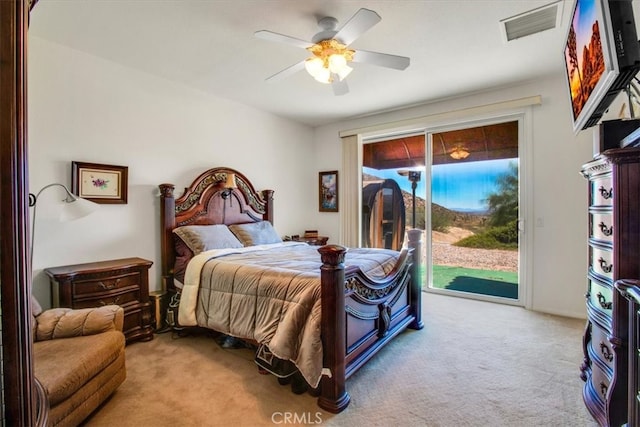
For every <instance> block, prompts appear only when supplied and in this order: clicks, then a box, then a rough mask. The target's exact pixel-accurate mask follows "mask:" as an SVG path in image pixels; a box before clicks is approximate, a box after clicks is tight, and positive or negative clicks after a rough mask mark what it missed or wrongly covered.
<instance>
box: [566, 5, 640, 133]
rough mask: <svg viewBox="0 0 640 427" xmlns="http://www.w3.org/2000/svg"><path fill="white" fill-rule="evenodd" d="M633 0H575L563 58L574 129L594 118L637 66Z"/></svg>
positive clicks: (639, 52)
mask: <svg viewBox="0 0 640 427" xmlns="http://www.w3.org/2000/svg"><path fill="white" fill-rule="evenodd" d="M631 3H632V1H631V0H576V1H575V3H574V6H573V12H572V14H571V21H570V22H569V31H568V33H567V36H566V38H565V45H564V61H565V67H566V72H567V82H568V88H569V93H570V96H571V107H572V108H571V113H572V119H573V130H574V132H576V133H577V132H578V131H580V130H583V129H587V128H589V127H591V126H594V125H596V124H597V123H598V121H599V120H600V118H601V117H602V115H603V114H604V113H605V112H606V110H607V108H608V107H609V105H610V104H611V102H613V100H614V99H615V98H616V96H617V95H618V94H619V93H620V91H621V90H623V89H625V88H626V87H627V85H628V84H629V82H630V81H631V80H632V79H633V77H634V76H635V75H636V74H637V73H638V71H640V42H638V38H637V34H636V24H635V20H634V17H633V7H632V4H631Z"/></svg>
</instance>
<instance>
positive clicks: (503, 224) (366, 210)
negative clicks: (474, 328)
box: [360, 119, 523, 304]
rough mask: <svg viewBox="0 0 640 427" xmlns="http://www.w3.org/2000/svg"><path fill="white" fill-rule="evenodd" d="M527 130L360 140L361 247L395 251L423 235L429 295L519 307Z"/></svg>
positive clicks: (465, 129) (497, 126)
mask: <svg viewBox="0 0 640 427" xmlns="http://www.w3.org/2000/svg"><path fill="white" fill-rule="evenodd" d="M521 127H522V123H521V119H510V120H508V121H504V122H497V123H496V122H492V123H487V124H481V125H474V126H460V127H458V128H453V127H451V128H446V129H444V130H442V131H440V130H438V131H434V132H426V133H425V132H423V133H418V134H413V135H404V136H396V137H389V138H380V139H378V140H371V141H364V144H363V145H362V147H363V148H362V159H363V161H362V165H363V167H362V171H361V173H362V175H361V179H362V203H361V228H360V231H361V245H362V246H364V247H383V248H390V249H398V248H400V247H402V246H403V245H405V244H406V230H407V229H410V228H415V229H420V230H425V234H424V236H423V242H424V244H423V254H422V257H423V261H424V262H423V266H424V268H423V271H422V274H423V275H424V287H423V289H425V290H427V291H433V292H441V293H447V294H455V295H457V296H464V297H472V298H479V299H491V300H500V301H502V302H507V303H514V304H518V303H521V300H522V295H523V293H522V289H521V286H520V244H521V242H522V239H521V230H520V225H521V217H522V216H521V209H520V200H521V191H520V185H521V162H520V155H519V153H520V146H519V145H520V144H519V139H520V136H521V133H522V132H521V130H522V129H521ZM427 231H428V232H427Z"/></svg>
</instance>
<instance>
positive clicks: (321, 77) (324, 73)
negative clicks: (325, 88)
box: [313, 67, 331, 84]
mask: <svg viewBox="0 0 640 427" xmlns="http://www.w3.org/2000/svg"><path fill="white" fill-rule="evenodd" d="M313 78H314V79H316V80H317V81H319V82H320V83H325V84H329V83H331V71H329V69H328V68H324V67H322V68H320V69H319V70H317V71H316V74H315V75H313Z"/></svg>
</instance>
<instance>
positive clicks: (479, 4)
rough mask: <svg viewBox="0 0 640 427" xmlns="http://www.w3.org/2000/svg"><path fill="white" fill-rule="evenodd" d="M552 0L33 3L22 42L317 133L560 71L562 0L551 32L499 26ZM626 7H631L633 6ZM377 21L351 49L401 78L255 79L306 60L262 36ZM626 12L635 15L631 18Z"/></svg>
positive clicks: (374, 74) (568, 2) (369, 74)
mask: <svg viewBox="0 0 640 427" xmlns="http://www.w3.org/2000/svg"><path fill="white" fill-rule="evenodd" d="M551 2H552V0H542V1H537V0H424V1H410V0H395V1H389V0H387V1H350V0H349V1H335V0H334V1H331V0H325V1H318V0H313V1H307V0H305V1H297V0H229V1H226V0H40V1H39V3H38V4H37V5H36V7H35V9H34V10H33V11H32V14H31V24H30V30H29V32H30V34H31V35H33V36H37V37H40V38H44V39H47V40H50V41H52V42H55V43H59V44H63V45H66V46H69V47H71V48H73V49H77V50H80V51H83V52H87V53H90V54H92V55H96V56H99V57H102V58H106V59H108V60H111V61H114V62H117V63H120V64H123V65H126V66H128V67H132V68H135V69H139V70H142V71H145V72H148V73H151V74H155V75H157V76H160V77H164V78H166V79H169V80H173V81H177V82H182V83H184V84H185V85H188V86H190V87H193V88H196V89H198V90H202V91H205V92H209V93H212V94H214V95H216V96H219V97H222V98H227V99H230V100H235V101H237V102H240V103H243V104H247V105H251V106H254V107H256V108H259V109H261V110H265V111H269V112H272V113H275V114H278V115H280V116H283V117H287V118H290V119H293V120H297V121H299V122H302V123H305V124H308V125H311V126H318V125H322V124H325V123H330V122H334V121H337V120H341V119H346V118H353V117H357V116H361V115H367V114H372V113H376V112H381V111H387V110H391V109H397V108H401V107H403V106H408V105H415V104H422V103H427V102H432V101H434V100H438V99H443V98H448V97H454V96H459V95H461V94H465V93H470V92H476V91H481V90H486V89H489V88H495V87H499V86H505V85H512V84H514V83H517V82H520V81H525V80H530V79H533V78H536V77H539V76H543V75H549V74H557V73H562V69H563V62H562V49H563V46H562V45H563V39H564V37H565V33H566V28H567V25H568V24H567V21H568V15H569V14H570V12H571V10H570V9H571V7H572V4H573V1H572V0H565V1H561V3H560V4H561V10H562V20H561V22H560V26H559V27H558V28H555V29H552V30H547V31H544V32H542V33H538V34H535V35H532V36H528V37H525V38H522V39H518V40H515V41H511V42H505V41H504V36H503V34H502V28H501V24H500V20H502V19H505V18H509V17H511V16H514V15H517V14H520V13H523V12H526V11H529V10H531V9H534V8H537V7H540V6H544V5H547V4H549V3H551ZM636 3H637V2H634V7H635V8H636V9H637V8H638V5H637V4H636ZM363 7H364V8H368V9H372V10H374V11H376V12H377V13H378V14H379V15H380V16H381V17H382V21H381V22H380V23H378V24H377V25H375V26H374V27H373V28H371V29H370V30H368V31H367V32H366V33H364V34H363V35H362V36H361V37H360V38H358V39H357V40H356V41H355V42H353V43H352V44H351V46H350V47H352V48H354V49H363V50H370V51H376V52H383V53H391V54H395V55H401V56H408V57H410V58H411V65H410V66H409V67H408V68H407V69H406V70H404V71H397V70H392V69H387V68H381V67H376V66H373V65H369V64H354V71H353V72H352V73H351V75H350V76H349V77H348V78H347V82H348V85H349V90H350V91H349V93H348V94H346V95H344V96H335V95H333V92H332V90H331V87H329V86H328V85H323V84H321V83H318V82H316V81H315V80H313V78H312V77H311V76H309V75H308V74H307V73H306V72H305V71H304V70H303V71H301V72H298V73H297V74H295V75H293V76H291V77H288V78H287V79H285V80H282V81H279V82H276V83H267V82H265V79H266V78H267V77H269V76H271V75H272V74H275V73H276V72H278V71H280V70H282V69H284V68H286V67H288V66H290V65H292V64H294V63H296V62H299V61H301V60H303V59H304V58H306V57H307V56H308V52H306V51H305V50H304V49H301V48H298V47H295V46H289V45H286V44H281V43H274V42H269V41H265V40H261V39H258V38H256V37H254V35H253V34H254V32H255V31H257V30H263V29H266V30H271V31H274V32H277V33H282V34H286V35H289V36H292V37H296V38H299V39H304V40H310V39H311V37H312V36H313V35H314V34H315V33H317V32H318V31H319V30H320V29H319V28H318V26H317V19H318V18H320V17H323V16H334V17H335V18H337V19H338V21H339V24H338V26H339V27H340V26H341V25H342V24H343V23H344V22H346V21H347V20H348V19H349V18H350V17H351V16H352V15H353V14H354V13H355V12H356V11H357V10H358V9H360V8H363ZM636 16H638V12H636Z"/></svg>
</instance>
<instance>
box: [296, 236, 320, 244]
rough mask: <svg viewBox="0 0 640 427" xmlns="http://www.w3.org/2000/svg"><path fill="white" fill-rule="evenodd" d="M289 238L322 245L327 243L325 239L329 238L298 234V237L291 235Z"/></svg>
mask: <svg viewBox="0 0 640 427" xmlns="http://www.w3.org/2000/svg"><path fill="white" fill-rule="evenodd" d="M291 240H293V241H294V242H306V243H308V244H310V245H314V246H324V245H326V244H327V240H329V238H328V237H326V236H316V237H304V236H298V237H293V238H292V239H291Z"/></svg>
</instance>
